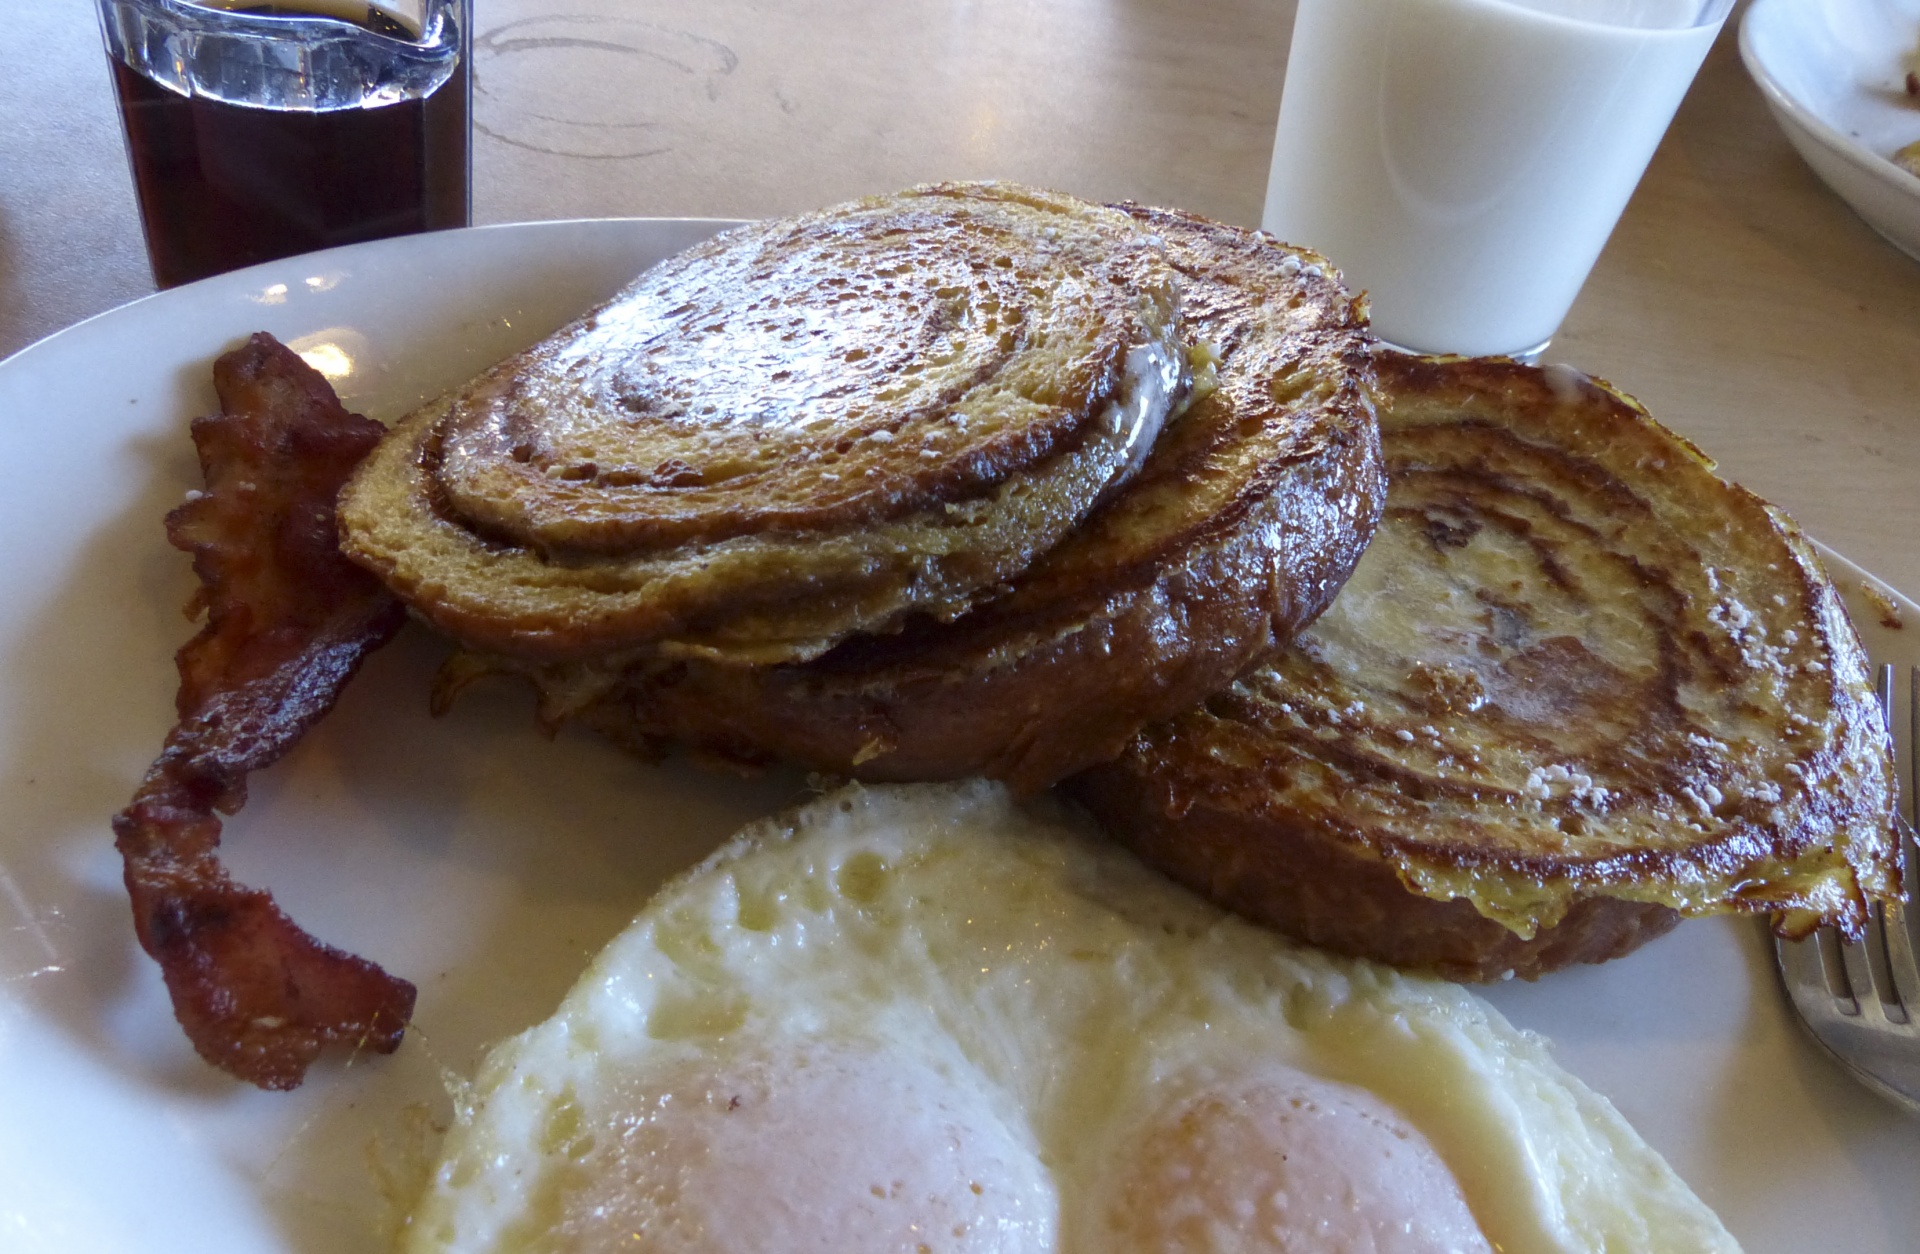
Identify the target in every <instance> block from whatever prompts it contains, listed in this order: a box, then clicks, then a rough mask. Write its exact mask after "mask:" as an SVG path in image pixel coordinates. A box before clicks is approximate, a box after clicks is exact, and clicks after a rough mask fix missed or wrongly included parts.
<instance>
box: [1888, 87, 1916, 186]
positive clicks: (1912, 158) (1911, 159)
mask: <svg viewBox="0 0 1920 1254" xmlns="http://www.w3.org/2000/svg"><path fill="white" fill-rule="evenodd" d="M1907 78H1908V80H1909V81H1911V80H1912V78H1913V75H1911V74H1909V75H1908V76H1907ZM1893 163H1894V164H1895V165H1897V166H1899V167H1900V168H1901V169H1902V170H1905V171H1906V172H1907V173H1908V174H1911V175H1913V176H1915V177H1916V178H1920V139H1916V140H1914V141H1913V142H1912V143H1911V144H1908V145H1907V146H1906V147H1905V148H1902V149H1901V150H1900V151H1898V152H1896V153H1894V154H1893Z"/></svg>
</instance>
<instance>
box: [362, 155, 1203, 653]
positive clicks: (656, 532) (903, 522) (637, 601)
mask: <svg viewBox="0 0 1920 1254" xmlns="http://www.w3.org/2000/svg"><path fill="white" fill-rule="evenodd" d="M1174 300H1175V292H1174V281H1173V275H1172V272H1171V270H1170V269H1169V268H1168V267H1167V266H1166V263H1165V261H1164V260H1163V258H1162V257H1161V255H1160V251H1159V249H1158V248H1156V247H1155V246H1154V245H1153V243H1152V241H1150V240H1148V239H1147V238H1146V237H1145V234H1144V233H1143V232H1142V231H1140V230H1139V229H1138V228H1137V227H1136V226H1135V225H1134V223H1133V222H1132V220H1131V219H1129V218H1128V217H1127V216H1126V215H1124V214H1121V213H1118V212H1116V211H1114V210H1111V209H1108V208H1105V207H1103V206H1098V205H1092V204H1088V203H1086V202H1082V201H1077V200H1074V199H1072V198H1070V197H1065V196H1058V195H1054V194H1051V193H1042V192H1036V191H1031V190H1028V189H1024V188H1017V187H1013V186H1010V185H1004V184H958V185H941V186H935V187H927V188H920V189H915V190H913V191H910V192H906V193H902V194H900V195H897V196H891V197H879V198H874V199H872V200H868V201H861V202H856V203H853V204H850V205H842V206H837V207H835V208H832V209H827V210H822V211H820V212H818V213H814V214H808V215H804V216H802V217H799V218H795V219H786V220H782V221H778V222H768V223H758V224H753V225H750V226H747V227H743V228H739V229H737V230H735V231H731V232H728V233H726V234H724V235H722V236H719V237H716V238H715V239H713V240H710V241H707V242H706V243H704V244H701V245H698V246H696V247H695V248H694V249H692V250H690V251H689V252H688V253H686V254H683V255H682V256H680V257H677V258H674V259H670V260H669V261H667V262H665V263H663V264H662V265H660V266H659V267H656V268H655V269H653V270H651V271H649V272H648V273H647V274H645V275H643V276H641V278H640V279H639V280H637V281H636V282H635V283H634V284H633V285H632V286H631V287H629V288H628V289H627V290H626V291H625V292H623V293H622V294H621V295H619V296H617V297H616V298H615V299H614V300H613V301H611V302H609V303H608V304H607V305H605V306H603V307H602V308H600V309H598V310H596V311H594V312H593V313H591V314H588V315H587V316H585V317H584V318H582V319H580V320H578V321H576V322H575V323H574V324H572V325H571V326H569V327H567V328H565V329H563V330H562V331H561V332H559V333H557V334H556V335H554V336H552V337H550V338H549V339H547V340H545V341H543V342H542V343H541V344H539V345H536V346H535V347H534V348H532V349H529V350H527V351H526V352H525V353H522V354H520V355H518V356H516V357H514V358H511V359H509V360H508V361H506V362H503V363H501V364H500V365H499V366H497V367H495V368H494V369H493V370H491V371H489V372H488V373H487V374H486V375H484V376H482V377H481V378H480V379H478V380H475V381H474V382H473V383H471V384H469V385H467V386H466V387H464V388H462V389H460V390H459V391H457V392H455V393H453V394H451V395H449V396H447V397H443V398H441V399H440V400H438V401H436V402H434V403H433V404H430V405H428V406H426V407H424V408H423V409H422V410H420V411H418V412H416V413H415V414H412V415H410V416H408V417H407V418H405V419H403V420H402V421H401V423H400V424H399V425H398V426H397V427H396V429H395V431H394V433H393V435H392V436H391V437H390V438H389V440H388V441H386V442H385V443H384V444H383V445H382V446H381V448H380V449H379V450H378V451H376V453H375V455H374V456H373V457H372V458H370V459H369V461H368V463H367V464H366V466H365V467H364V468H363V469H362V471H361V472H360V474H359V475H357V476H356V477H355V479H354V481H353V482H352V483H351V484H350V485H349V487H348V489H347V491H346V493H344V494H343V497H342V500H341V504H340V517H341V521H342V526H343V538H344V545H345V549H346V551H347V553H348V554H349V555H350V556H352V557H354V558H355V559H356V560H358V561H360V562H361V563H362V564H364V565H366V566H368V567H369V568H370V569H372V570H374V571H375V572H376V573H378V574H379V575H380V576H381V577H382V578H383V579H384V580H385V581H386V582H387V583H388V584H389V586H391V587H392V588H393V589H394V591H395V592H396V593H398V594H399V595H400V596H401V597H402V598H403V599H405V600H406V601H407V602H408V603H409V605H410V606H411V607H412V608H413V609H414V610H415V611H416V612H418V613H419V614H421V615H422V616H424V617H425V618H427V619H428V620H429V621H430V622H432V623H434V625H436V626H437V627H439V628H441V629H442V630H444V631H446V632H447V633H449V634H451V635H453V636H454V637H456V638H457V639H459V640H461V641H462V642H463V643H466V644H468V645H470V646H472V647H477V648H483V649H487V650H492V651H497V652H500V653H503V654H508V655H512V656H517V657H521V658H526V659H538V660H555V659H567V658H575V659H577V658H585V657H600V656H604V655H606V654H608V653H609V652H613V651H621V650H625V651H628V652H629V653H632V654H633V655H635V656H639V655H642V654H660V653H668V654H674V653H678V654H684V655H693V656H715V657H724V658H728V659H729V660H733V661H736V662H738V661H748V660H753V661H777V660H790V659H797V658H804V657H810V656H815V655H817V654H818V653H820V652H822V651H824V650H825V649H827V648H829V647H831V646H832V645H833V644H834V643H835V642H836V641H837V640H839V639H841V638H842V637H844V636H846V635H848V634H850V633H852V632H855V631H863V630H864V631H872V630H883V629H885V628H887V627H888V626H890V625H891V624H893V623H895V622H897V621H898V620H899V619H900V618H902V617H903V616H905V615H906V614H908V613H910V612H919V613H925V614H930V615H933V616H936V617H950V616H952V615H954V614H957V613H959V612H961V611H963V610H964V609H966V608H967V607H968V606H969V605H971V604H972V603H973V602H974V601H976V600H977V599H979V598H980V597H981V596H983V595H986V594H988V593H990V592H991V591H992V590H993V589H994V588H996V587H997V586H998V584H999V583H1000V581H1002V580H1004V579H1005V578H1007V577H1008V576H1009V575H1011V574H1013V573H1015V572H1017V571H1019V570H1021V569H1023V568H1024V567H1025V566H1027V565H1028V564H1029V563H1030V562H1031V561H1032V560H1033V558H1034V557H1035V556H1036V555H1037V554H1038V553H1041V552H1044V551H1045V550H1046V549H1047V548H1049V547H1051V546H1052V545H1053V544H1054V543H1056V542H1057V541H1058V540H1059V538H1060V537H1061V536H1062V535H1063V534H1064V533H1065V532H1066V531H1067V530H1068V529H1070V528H1071V527H1072V526H1074V525H1075V524H1076V523H1078V522H1079V521H1080V520H1081V519H1082V518H1084V517H1085V515H1086V513H1087V512H1088V511H1089V510H1090V509H1091V508H1092V507H1093V505H1094V503H1095V502H1096V501H1097V500H1098V499H1099V498H1100V496H1101V495H1102V494H1103V493H1104V492H1106V491H1107V490H1108V489H1109V488H1110V487H1111V486H1112V485H1114V484H1115V483H1116V482H1118V481H1120V480H1122V479H1124V478H1125V477H1126V476H1127V475H1129V474H1131V473H1132V472H1133V470H1134V469H1136V468H1137V466H1138V464H1139V463H1140V461H1141V460H1142V459H1143V457H1144V454H1145V449H1146V448H1147V447H1148V446H1150V445H1151V443H1152V440H1153V438H1154V437H1155V435H1156V434H1157V432H1158V430H1159V427H1160V425H1161V423H1162V421H1163V420H1164V416H1165V414H1166V412H1167V411H1168V408H1169V406H1170V404H1171V403H1172V401H1173V399H1174V398H1175V396H1176V395H1177V393H1178V391H1179V389H1180V387H1181V386H1182V379H1183V376H1182V364H1183V363H1182V362H1181V361H1180V356H1181V354H1180V349H1179V345H1178V342H1177V335H1176V331H1177V326H1176V320H1175V309H1174Z"/></svg>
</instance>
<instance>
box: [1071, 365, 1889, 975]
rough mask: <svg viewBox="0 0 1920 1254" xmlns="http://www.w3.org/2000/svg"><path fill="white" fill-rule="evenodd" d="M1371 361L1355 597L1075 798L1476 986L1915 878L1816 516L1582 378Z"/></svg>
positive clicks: (1312, 914) (1275, 908)
mask: <svg viewBox="0 0 1920 1254" xmlns="http://www.w3.org/2000/svg"><path fill="white" fill-rule="evenodd" d="M1378 364H1379V372H1380V389H1381V390H1380V399H1379V410H1380V422H1381V433H1382V443H1383V446H1384V448H1385V451H1386V457H1387V466H1388V483H1389V487H1388V497H1387V508H1386V513H1385V516H1384V517H1383V519H1382V522H1381V525H1380V528H1379V531H1378V532H1377V533H1376V536H1375V539H1374V543H1373V546H1372V547H1371V549H1370V550H1369V551H1368V553H1367V555H1366V556H1365V557H1364V558H1363V559H1362V561H1361V562H1360V564H1359V566H1358V568H1357V569H1356V570H1355V572H1354V575H1353V578H1352V579H1351V580H1350V581H1349V582H1348V584H1347V586H1346V588H1345V589H1344V590H1343V591H1342V592H1341V594H1340V595H1339V597H1338V598H1337V599H1336V600H1335V602H1334V604H1333V606H1332V607H1331V608H1330V609H1329V610H1328V611H1327V613H1326V614H1325V615H1323V616H1322V617H1321V618H1320V620H1319V621H1318V622H1316V623H1315V624H1314V626H1313V627H1312V628H1310V629H1309V630H1308V631H1307V632H1305V633H1303V635H1302V636H1301V637H1300V639H1299V640H1298V641H1297V642H1296V644H1295V646H1294V647H1293V648H1291V649H1288V650H1284V651H1282V652H1281V653H1279V654H1278V655H1276V656H1275V657H1274V658H1272V659H1270V660H1269V661H1268V662H1266V663H1264V664H1262V665H1261V666H1260V667H1259V668H1258V669H1256V670H1255V671H1254V672H1252V673H1251V674H1249V675H1247V676H1246V677H1245V678H1243V679H1242V680H1241V681H1240V682H1238V683H1237V684H1235V685H1234V686H1232V687H1231V688H1229V689H1227V690H1226V691H1224V692H1221V693H1218V694H1216V695H1215V696H1213V697H1211V698H1209V699H1208V700H1206V701H1205V702H1204V703H1202V704H1201V705H1200V706H1198V707H1196V708H1194V709H1192V710H1190V711H1188V712H1187V713H1185V714H1182V715H1180V716H1179V717H1177V718H1173V719H1170V720H1167V721H1165V722H1162V723H1159V724H1156V725H1154V726H1152V727H1150V728H1148V729H1147V730H1145V731H1144V732H1142V733H1141V734H1140V735H1139V736H1138V737H1137V738H1135V740H1134V741H1133V742H1132V744H1130V745H1129V746H1128V749H1127V752H1126V753H1125V754H1124V755H1123V756H1122V757H1121V758H1120V759H1119V760H1118V761H1116V762H1114V763H1112V764H1109V765H1105V766H1101V767H1098V768H1095V769H1094V770H1092V771H1090V772H1088V773H1086V774H1085V775H1083V776H1080V777H1078V778H1076V779H1075V780H1073V781H1071V782H1070V788H1071V790H1072V791H1073V792H1074V793H1075V794H1076V795H1077V796H1079V797H1080V798H1081V800H1082V801H1084V802H1085V803H1086V804H1088V805H1089V806H1090V807H1091V808H1092V809H1093V810H1094V811H1095V812H1096V813H1097V814H1098V815H1099V816H1100V817H1101V818H1102V819H1103V820H1104V821H1105V823H1106V824H1107V826H1108V827H1109V828H1110V829H1111V830H1112V831H1114V832H1115V834H1116V835H1118V836H1119V837H1120V838H1121V839H1123V840H1125V841H1126V842H1127V843H1129V844H1130V845H1132V846H1133V847H1134V848H1135V849H1136V850H1137V851H1139V852H1140V853H1141V854H1142V855H1143V856H1145V857H1146V858H1147V859H1148V860H1149V861H1150V862H1153V863H1155V864H1157V865H1159V866H1161V867H1163V868H1164V869H1166V870H1168V871H1169V872H1171V873H1172V874H1174V875H1175V876H1176V877H1177V878H1180V879H1182V880H1184V881H1186V882H1188V883H1189V884H1192V885H1194V886H1195V887H1197V888H1200V889H1201V890H1202V891H1204V892H1207V893H1209V894H1210V895H1212V896H1213V897H1214V898H1216V899H1217V900H1220V901H1222V902H1224V903H1226V904H1229V905H1231V906H1233V907H1234V908H1236V909H1238V910H1240V911H1242V912H1243V913H1246V914H1250V915H1252V916H1254V917H1256V918H1259V919H1262V920H1263V921H1265V922H1268V923H1270V924H1272V925H1274V926H1276V927H1278V928H1280V929H1282V930H1285V931H1289V932H1293V933H1295V934H1297V935H1300V936H1302V937H1304V938H1305V939H1308V940H1311V941H1314V942H1316V943H1319V944H1323V945H1326V946H1329V947H1332V948H1336V949H1341V950H1344V951H1346V952H1350V953H1360V954H1365V955H1368V956H1372V957H1377V958H1381V959H1384V960H1386V961H1389V962H1394V963H1396V964H1399V965H1403V966H1413V967H1425V968H1432V969H1437V970H1440V971H1442V972H1444V973H1446V974H1449V975H1453V976H1456V977H1459V978H1473V979H1493V978H1499V977H1500V976H1502V975H1504V974H1506V973H1507V972H1509V971H1513V972H1517V973H1519V974H1522V975H1527V976H1532V975H1536V974H1538V973H1540V972H1541V971H1544V970H1550V969H1552V968H1553V967H1555V966H1559V965H1563V964H1564V963H1565V962H1567V961H1577V960H1587V961H1593V960H1598V959H1600V958H1604V957H1608V956H1612V955H1614V954H1616V953H1619V952H1624V951H1625V950H1626V949H1628V948H1631V947H1632V946H1633V945H1634V944H1637V943H1639V941H1640V940H1643V939H1645V938H1646V937H1647V936H1649V935H1657V934H1658V933H1659V932H1660V931H1664V930H1665V929H1666V928H1667V927H1670V926H1671V925H1672V924H1673V922H1675V921H1677V919H1678V917H1679V916H1683V915H1705V914H1712V913H1720V912H1729V911H1739V912H1780V914H1779V922H1778V924H1777V925H1778V926H1779V927H1780V929H1781V930H1782V931H1783V932H1785V933H1787V934H1794V935H1797V934H1801V933H1804V932H1805V931H1806V930H1808V929H1810V928H1811V927H1812V926H1813V925H1814V923H1815V922H1816V921H1821V920H1824V921H1827V922H1831V923H1835V924H1838V925H1839V926H1841V927H1842V928H1844V929H1847V930H1849V931H1854V930H1857V929H1858V928H1859V927H1860V926H1861V924H1862V922H1863V920H1864V917H1865V911H1866V909H1867V906H1868V902H1869V901H1870V900H1874V899H1886V898H1888V897H1890V896H1891V895H1893V894H1894V893H1895V892H1896V891H1897V873H1896V871H1895V870H1894V868H1893V865H1892V862H1891V858H1890V850H1891V844H1890V840H1889V831H1890V826H1891V821H1892V820H1891V813H1892V812H1891V805H1892V772H1891V765H1890V759H1889V750H1888V745H1887V741H1886V733H1885V730H1884V728H1883V726H1882V724H1881V721H1880V718H1879V716H1878V712H1877V710H1876V709H1875V708H1874V705H1873V699H1872V695H1871V692H1870V690H1869V687H1868V683H1867V674H1866V667H1865V660H1864V658H1863V656H1862V653H1861V650H1860V646H1859V643H1858V639H1857V637H1856V636H1855V635H1854V632H1853V629H1852V625H1851V623H1850V622H1849V621H1848V620H1847V618H1846V615H1845V612H1844V610H1843V608H1842V607H1841V604H1840V601H1839V598H1838V596H1837V594H1836V593H1835V591H1834V589H1833V587H1832V585H1831V584H1830V583H1829V582H1828V581H1827V579H1826V576H1825V575H1824V573H1823V572H1822V571H1821V569H1820V566H1819V563H1818V561H1817V559H1816V558H1815V556H1814V554H1813V552H1812V550H1811V549H1810V547H1809V546H1808V544H1807V542H1806V541H1805V540H1804V539H1803V538H1802V537H1801V535H1800V534H1799V532H1798V530H1797V529H1795V528H1794V526H1793V525H1792V523H1791V522H1790V521H1789V520H1787V519H1786V518H1785V517H1784V516H1783V515H1781V514H1779V513H1778V512H1777V511H1775V510H1773V509H1772V508H1770V507H1769V506H1767V505H1766V504H1765V503H1764V502H1762V501H1760V500H1759V499H1758V498H1756V497H1754V496H1752V495H1751V494H1750V493H1748V492H1746V491H1744V490H1742V489H1740V488H1739V487H1737V486H1734V485H1731V484H1728V483H1725V482H1724V481H1722V480H1720V479H1718V478H1717V477H1716V476H1715V475H1714V474H1713V473H1712V464H1711V463H1710V462H1709V461H1707V460H1706V459H1705V458H1704V457H1703V456H1702V455H1701V454H1700V453H1699V452H1698V451H1697V450H1696V449H1694V448H1693V447H1692V446H1691V445H1689V444H1687V443H1686V442H1685V441H1683V440H1681V439H1679V438H1678V437H1676V436H1674V435H1672V434H1671V433H1670V432H1668V431H1666V430H1665V429H1664V428H1662V427H1660V426H1659V425H1658V424H1657V423H1655V422H1654V421H1653V420H1652V419H1651V418H1649V417H1648V416H1647V415H1646V413H1645V411H1644V410H1642V409H1641V408H1640V407H1639V406H1638V405H1636V404H1634V403H1633V402H1631V401H1630V400H1628V399H1627V398H1625V397H1623V396H1621V395H1619V394H1618V393H1615V392H1613V391H1612V390H1611V389H1609V388H1607V387H1605V386H1604V385H1602V384H1598V383H1596V382H1594V381H1592V380H1589V379H1587V378H1585V377H1583V376H1580V375H1578V374H1576V373H1574V372H1572V371H1567V370H1564V369H1551V370H1544V371H1543V370H1536V369H1533V368H1530V367H1525V366H1519V365H1515V364H1512V363H1509V362H1503V361H1495V360H1469V361H1460V360H1444V359H1423V358H1408V357H1403V356H1400V355H1398V354H1383V355H1382V356H1381V358H1380V361H1379V363H1378Z"/></svg>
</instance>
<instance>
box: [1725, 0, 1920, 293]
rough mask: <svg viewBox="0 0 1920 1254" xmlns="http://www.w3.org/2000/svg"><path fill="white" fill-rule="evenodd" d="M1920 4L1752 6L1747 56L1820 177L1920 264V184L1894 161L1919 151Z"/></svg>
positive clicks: (1857, 1) (1809, 1)
mask: <svg viewBox="0 0 1920 1254" xmlns="http://www.w3.org/2000/svg"><path fill="white" fill-rule="evenodd" d="M1917 51H1920V0H1754V4H1753V7H1752V8H1750V9H1748V10H1747V15H1746V17H1745V18H1744V19H1742V20H1741V23H1740V57H1741V59H1742V60H1743V61H1745V62H1746V65H1747V72H1748V73H1749V74H1751V75H1752V76H1753V81H1754V82H1755V83H1757V84H1758V85H1759V87H1760V94H1761V95H1762V96H1763V97H1765V99H1766V102H1767V107H1768V108H1769V109H1770V110H1772V112H1773V116H1774V118H1775V119H1776V120H1777V121H1778V122H1779V123H1780V129H1781V130H1783V131H1785V132H1786V136H1787V139H1788V140H1789V141H1791V142H1792V144H1793V146H1794V148H1795V149H1797V150H1798V151H1799V153H1800V155H1801V156H1802V157H1804V158H1806V161H1807V164H1808V165H1810V166H1812V167H1813V169H1814V172H1815V173H1816V174H1818V175H1819V176H1820V178H1821V179H1822V180H1823V181H1824V182H1825V183H1826V184H1827V186H1829V187H1831V188H1832V189H1833V190H1834V191H1835V192H1838V193H1839V194H1840V196H1841V198H1842V199H1844V200H1845V201H1846V202H1847V203H1848V204H1849V205H1852V206H1853V208H1854V211H1855V212H1857V213H1858V214H1859V215H1860V216H1861V217H1862V218H1865V219H1866V220H1867V224H1868V225H1870V226H1871V227H1873V229H1874V230H1876V231H1878V232H1880V234H1882V235H1884V236H1885V237H1886V238H1887V239H1888V240H1890V241H1891V242H1892V243H1894V244H1895V245H1897V246H1898V247H1899V248H1900V249H1902V250H1903V251H1905V252H1906V253H1907V254H1908V255H1909V256H1911V257H1914V258H1916V259H1920V177H1916V176H1915V175H1912V174H1909V173H1908V172H1907V171H1905V170H1902V169H1901V168H1900V167H1899V166H1897V165H1895V164H1894V163H1893V161H1892V160H1891V155H1892V154H1893V153H1894V152H1896V151H1897V150H1899V149H1901V148H1904V147H1906V146H1907V145H1908V144H1911V143H1915V142H1920V99H1917V98H1915V97H1913V96H1909V95H1908V94H1907V92H1906V84H1905V80H1906V74H1907V71H1908V70H1909V69H1910V68H1914V67H1915V65H1916V64H1917V63H1916V61H1915V56H1916V52H1917Z"/></svg>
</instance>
